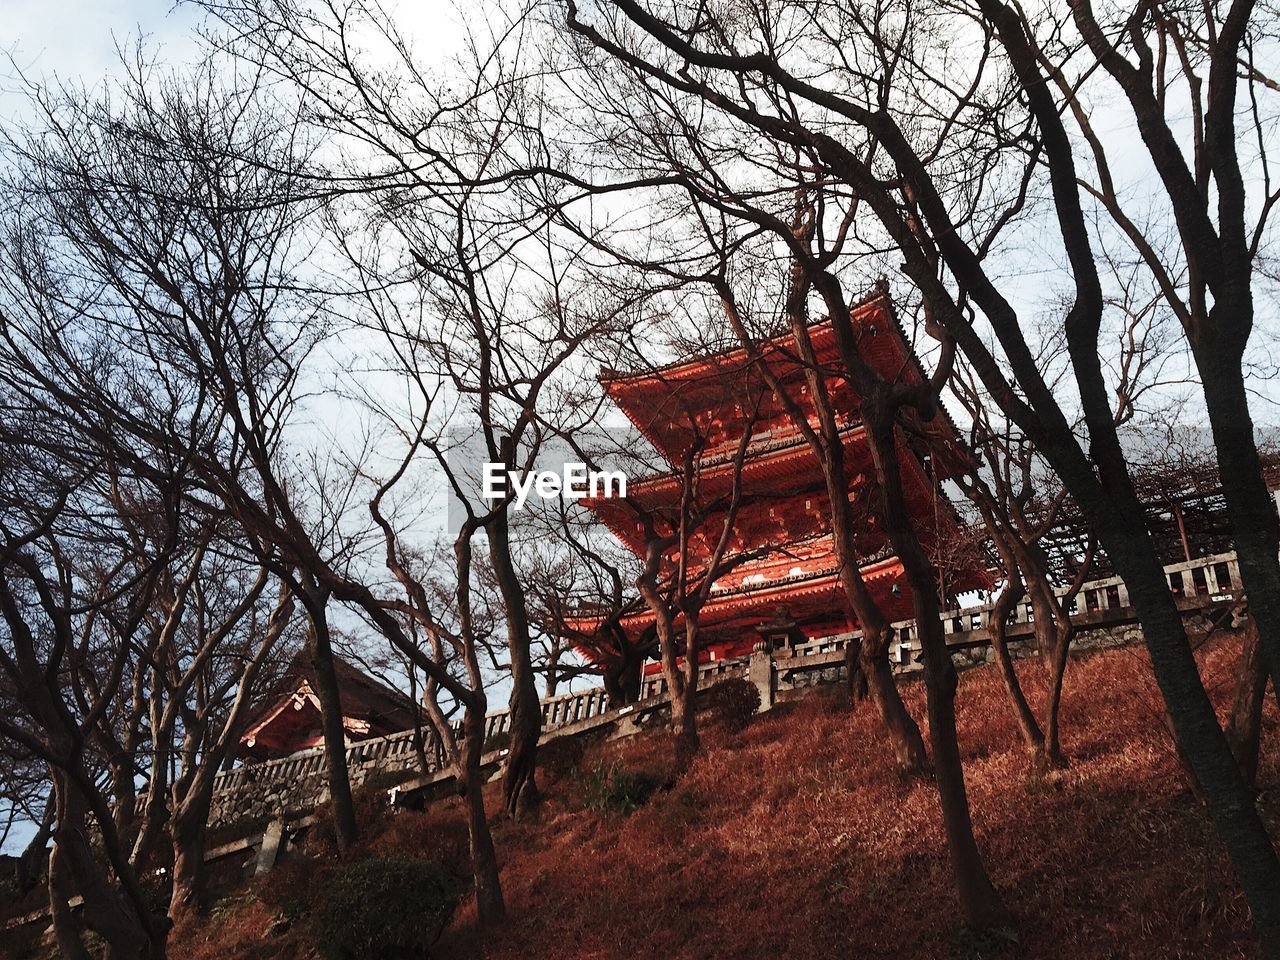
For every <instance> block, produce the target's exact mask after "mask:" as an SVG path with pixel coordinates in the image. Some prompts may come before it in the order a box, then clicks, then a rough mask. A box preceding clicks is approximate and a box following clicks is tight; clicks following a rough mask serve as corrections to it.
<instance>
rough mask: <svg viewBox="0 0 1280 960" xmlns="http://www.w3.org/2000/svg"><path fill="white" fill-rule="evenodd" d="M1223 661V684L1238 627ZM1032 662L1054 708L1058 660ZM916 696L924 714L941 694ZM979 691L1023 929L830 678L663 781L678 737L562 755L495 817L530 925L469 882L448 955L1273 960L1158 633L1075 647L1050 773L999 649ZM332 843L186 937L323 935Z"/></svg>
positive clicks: (387, 843)
mask: <svg viewBox="0 0 1280 960" xmlns="http://www.w3.org/2000/svg"><path fill="white" fill-rule="evenodd" d="M1201 657H1202V660H1203V662H1204V666H1205V673H1206V677H1207V678H1208V681H1209V683H1210V685H1211V687H1212V690H1213V693H1214V696H1215V699H1216V700H1217V701H1218V702H1219V703H1220V704H1222V705H1225V703H1226V702H1227V701H1228V700H1229V698H1230V694H1231V685H1232V683H1233V679H1234V676H1235V673H1236V667H1237V660H1238V650H1237V648H1236V646H1235V641H1234V639H1233V638H1230V637H1226V638H1223V639H1221V640H1219V641H1217V642H1216V643H1213V644H1211V645H1210V646H1209V647H1208V648H1207V649H1206V650H1205V651H1202V653H1201ZM1020 670H1021V673H1022V675H1023V677H1024V682H1025V684H1026V686H1027V688H1028V691H1029V693H1031V694H1032V697H1033V701H1034V702H1035V703H1036V705H1037V706H1038V704H1039V690H1040V686H1041V681H1042V679H1043V677H1042V674H1041V673H1040V671H1039V667H1038V666H1037V665H1034V664H1030V663H1024V664H1021V665H1020ZM906 692H907V699H908V705H909V707H910V708H911V710H912V712H913V714H914V715H916V716H917V717H923V715H924V709H923V690H922V689H921V688H920V687H919V685H918V684H913V685H910V686H908V687H907V691H906ZM958 703H959V724H960V740H961V745H962V747H963V749H964V751H965V755H966V770H967V774H968V783H969V791H970V799H971V802H972V807H973V816H974V821H975V825H976V828H977V833H978V838H979V842H980V844H981V846H982V849H983V851H984V853H985V854H986V856H987V861H988V864H989V866H990V868H991V871H992V874H993V879H994V880H995V882H996V884H997V885H998V886H999V887H1000V888H1001V889H1002V890H1003V891H1004V893H1005V896H1006V898H1007V900H1008V902H1009V904H1010V906H1011V907H1012V909H1013V911H1014V913H1015V920H1014V923H1013V924H1012V925H1011V928H1010V929H1009V930H1008V931H1005V932H1003V933H1001V934H997V935H994V936H986V937H982V938H979V937H976V936H974V935H972V934H971V933H969V932H968V931H965V930H964V929H962V928H960V927H959V926H958V924H957V921H956V919H955V918H956V908H955V903H954V896H953V894H952V886H951V882H950V877H949V874H948V866H947V859H946V851H945V844H944V839H943V835H942V830H941V826H940V823H939V814H938V807H937V801H936V794H935V791H934V789H933V787H932V785H931V784H930V783H928V782H924V781H920V780H903V779H902V778H900V777H899V776H898V775H897V774H896V773H895V772H894V769H893V766H892V757H891V755H890V752H889V751H888V750H887V749H886V748H885V746H884V745H883V744H882V743H881V741H880V739H879V737H878V735H877V728H876V723H875V719H874V717H873V715H872V712H871V708H870V707H869V706H860V707H859V708H858V709H856V710H852V711H851V710H850V709H849V707H848V705H847V704H844V703H842V702H841V700H840V698H839V697H838V696H834V695H832V694H830V693H827V694H823V693H821V692H818V693H813V694H811V695H809V696H808V697H806V698H805V699H803V700H800V701H798V702H794V703H789V704H785V705H783V706H781V707H780V708H778V709H777V710H775V711H774V712H773V713H770V714H768V715H765V716H762V717H759V718H757V719H756V720H754V721H753V722H752V723H751V724H750V725H749V726H748V727H747V728H746V729H745V730H742V731H740V732H728V731H726V730H722V729H714V728H712V729H708V730H707V733H706V737H705V750H704V753H703V755H702V756H701V757H700V758H699V759H698V761H697V762H696V763H695V765H694V767H693V769H692V770H691V771H690V773H689V774H688V775H687V776H686V777H685V778H683V779H682V780H681V781H680V782H679V783H678V784H677V785H675V786H674V787H671V786H666V785H664V784H663V782H664V781H665V780H666V775H665V764H666V743H665V742H664V738H662V737H661V736H650V737H640V738H636V739H634V740H631V741H627V742H622V743H616V744H609V743H600V744H594V745H592V746H591V747H589V748H588V749H587V750H586V753H585V755H584V756H583V757H582V759H581V762H580V764H579V765H578V767H577V768H576V769H566V770H563V771H558V772H551V773H548V774H545V775H544V776H543V785H544V788H545V792H546V794H547V802H546V804H545V806H544V809H543V811H542V813H541V815H540V817H539V818H538V819H537V820H536V821H533V822H527V823H525V822H522V823H511V822H499V823H496V824H495V837H496V841H497V844H498V850H499V856H500V858H501V861H502V876H503V883H504V888H505V893H506V899H507V905H508V908H509V910H510V913H511V920H510V923H509V925H508V926H507V927H506V928H505V929H504V930H502V931H501V932H499V933H497V934H485V935H482V934H481V933H480V932H479V931H478V930H477V929H476V925H475V912H474V906H473V904H471V903H469V902H467V901H466V900H464V901H463V903H462V905H461V907H460V908H459V910H458V911H457V913H456V914H455V916H454V917H453V919H452V921H451V923H450V924H449V926H448V927H447V929H446V930H445V932H444V934H443V936H442V938H441V939H440V941H439V943H438V944H437V947H436V949H435V950H434V951H433V953H432V955H433V956H435V957H440V958H446V960H463V958H474V957H485V958H492V960H516V958H525V957H543V956H547V957H550V956H559V957H575V958H599V960H622V958H633V957H681V958H684V957H687V958H713V957H714V958H720V957H726V958H754V957H760V958H766V957H767V958H774V957H788V958H808V957H812V958H819V957H822V958H827V957H836V956H840V957H845V956H848V957H857V958H864V960H874V958H881V957H884V958H888V957H906V958H942V957H983V956H990V957H997V956H999V957H1045V958H1048V957H1053V958H1062V960H1066V958H1129V957H1132V958H1156V957H1186V958H1193V957H1194V958H1210V957H1212V958H1234V957H1247V956H1250V955H1251V954H1250V947H1249V937H1248V932H1247V928H1246V922H1245V909H1244V905H1243V903H1242V900H1241V898H1240V897H1239V895H1238V893H1237V892H1236V889H1235V883H1234V881H1233V879H1232V877H1231V875H1230V868H1229V866H1228V865H1227V864H1226V861H1225V857H1224V855H1223V853H1222V850H1221V848H1220V845H1219V844H1218V842H1217V841H1216V840H1215V839H1214V836H1213V833H1212V830H1211V828H1210V826H1209V824H1208V821H1207V819H1206V817H1205V815H1204V813H1203V811H1202V809H1201V808H1200V806H1199V805H1198V804H1197V803H1196V801H1195V800H1194V798H1193V796H1192V794H1191V792H1190V790H1189V788H1188V785H1187V782H1186V780H1185V778H1184V776H1183V775H1182V773H1181V771H1180V768H1179V766H1178V763H1177V760H1176V757H1175V756H1174V755H1173V752H1172V750H1171V746H1170V742H1169V739H1168V734H1167V733H1166V728H1165V726H1164V723H1163V720H1162V710H1161V706H1160V699H1159V696H1158V695H1157V693H1156V690H1155V686H1154V682H1153V681H1152V679H1151V676H1150V669H1149V666H1148V664H1147V662H1146V657H1145V655H1144V654H1143V653H1141V652H1140V651H1137V650H1114V651H1108V652H1105V653H1098V654H1094V655H1091V656H1087V657H1082V658H1080V659H1077V660H1075V661H1073V662H1072V664H1071V669H1070V672H1069V673H1068V686H1067V691H1066V696H1065V702H1064V707H1063V725H1064V730H1065V737H1064V745H1065V748H1066V750H1067V752H1068V754H1069V757H1070V766H1069V767H1068V768H1067V769H1064V770H1054V771H1050V772H1048V773H1045V774H1034V773H1032V772H1031V771H1030V770H1029V765H1028V762H1027V759H1026V756H1025V754H1024V752H1023V750H1022V748H1021V746H1020V744H1019V742H1018V740H1017V738H1016V733H1015V729H1014V726H1013V724H1012V722H1011V720H1010V716H1009V709H1008V706H1007V703H1006V700H1005V698H1004V695H1003V692H1002V689H1001V687H1000V685H999V678H998V677H997V675H996V674H995V672H994V670H992V669H990V668H982V669H977V670H972V671H969V672H967V673H966V674H965V675H964V676H963V677H962V678H961V686H960V691H959V697H958ZM1276 726H1277V723H1276V716H1275V713H1274V705H1273V702H1270V703H1269V704H1268V716H1267V726H1266V730H1265V733H1264V736H1265V738H1266V739H1265V741H1264V744H1263V755H1264V760H1263V773H1262V782H1263V786H1264V792H1263V795H1262V797H1261V799H1260V801H1259V802H1260V803H1261V804H1262V806H1263V807H1264V808H1265V810H1266V813H1267V816H1268V820H1269V822H1270V824H1271V826H1272V828H1273V830H1277V829H1280V822H1278V820H1277V817H1278V814H1280V810H1278V805H1277V803H1276V800H1275V797H1274V794H1273V792H1272V791H1273V789H1274V788H1275V786H1276V785H1277V782H1278V780H1280V778H1278V770H1277V763H1276ZM562 765H563V764H562ZM606 774H611V776H607V775H606ZM652 784H658V786H656V787H655V788H653V790H652V793H651V794H650V795H649V796H648V797H647V799H644V800H643V802H640V803H639V805H638V806H635V808H634V809H630V808H631V807H632V806H634V805H635V801H637V800H638V799H639V797H640V796H641V795H642V794H643V793H644V792H645V789H646V787H647V786H649V785H652ZM611 785H612V786H614V787H615V788H617V789H614V791H613V793H614V796H613V798H612V799H610V797H609V789H608V788H609V787H610V786H611ZM628 785H630V786H631V787H632V788H633V789H631V791H630V793H631V802H628V800H627V799H626V796H627V794H628V790H626V789H622V788H625V787H627V786H628ZM495 805H496V803H495ZM367 819H368V824H369V826H370V831H369V833H370V837H369V839H368V840H367V841H366V842H365V845H364V849H363V850H362V851H361V854H362V855H369V856H388V855H391V856H405V855H412V856H420V857H424V858H432V857H435V858H442V859H443V860H444V861H445V862H446V863H447V864H450V865H453V866H454V867H455V868H458V869H462V868H463V867H464V864H465V852H464V851H465V846H464V844H465V830H464V829H463V827H462V825H461V820H460V814H459V812H458V811H457V809H456V807H455V806H454V805H452V804H444V805H440V806H437V807H435V808H433V809H431V810H429V811H427V812H426V813H421V814H414V813H407V814H401V815H399V816H397V817H394V818H379V816H378V814H377V813H376V808H375V807H374V806H373V805H370V808H369V814H368V818H367ZM312 849H313V853H314V854H315V856H316V857H317V859H316V860H313V861H294V863H292V864H286V865H285V866H283V867H282V868H281V869H280V870H279V871H278V872H277V873H275V874H273V875H272V876H271V877H270V878H268V879H267V881H266V882H265V883H259V884H256V885H255V886H253V887H252V888H250V889H248V890H244V891H241V892H240V893H238V894H236V895H235V896H233V897H232V898H230V899H228V900H226V901H224V902H222V903H220V904H218V905H217V906H216V907H215V908H214V911H213V914H212V916H211V919H210V921H209V923H208V924H207V925H205V926H204V927H202V928H201V929H199V930H188V931H183V932H182V933H181V934H180V935H178V936H176V937H175V939H174V941H173V946H174V949H173V951H172V956H174V957H176V958H180V960H206V958H210V960H211V958H214V957H218V958H227V957H244V958H247V957H268V956H280V957H299V958H300V957H305V956H310V955H312V954H313V948H314V931H313V930H311V929H309V928H308V925H307V924H306V923H305V922H293V923H290V922H289V918H290V917H291V916H295V915H296V916H299V917H302V916H305V907H306V901H307V898H308V897H310V896H313V895H314V891H316V890H318V889H320V888H321V887H322V886H323V883H324V878H325V875H326V872H327V871H329V870H330V869H332V868H331V867H329V866H328V865H327V863H326V861H325V860H324V853H325V846H324V843H323V841H322V840H314V841H313V842H312Z"/></svg>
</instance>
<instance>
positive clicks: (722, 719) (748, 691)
mask: <svg viewBox="0 0 1280 960" xmlns="http://www.w3.org/2000/svg"><path fill="white" fill-rule="evenodd" d="M707 700H708V709H709V710H710V712H711V716H712V718H713V719H715V720H716V721H718V722H719V723H721V724H722V725H723V726H724V727H725V728H726V729H729V730H741V729H742V728H743V727H745V726H746V725H747V724H748V723H750V722H751V718H752V717H754V716H755V715H756V711H757V710H759V709H760V691H759V690H757V689H756V685H755V684H754V683H752V682H751V681H750V680H743V679H735V680H722V681H721V682H720V683H717V684H716V685H715V686H714V687H712V688H711V690H710V691H709V692H708V694H707Z"/></svg>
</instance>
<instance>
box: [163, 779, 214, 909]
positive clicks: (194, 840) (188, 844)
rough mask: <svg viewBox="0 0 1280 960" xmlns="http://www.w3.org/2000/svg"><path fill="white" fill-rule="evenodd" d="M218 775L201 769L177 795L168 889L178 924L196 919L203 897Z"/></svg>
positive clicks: (173, 819)
mask: <svg viewBox="0 0 1280 960" xmlns="http://www.w3.org/2000/svg"><path fill="white" fill-rule="evenodd" d="M214 783H215V778H214V776H213V771H212V770H202V771H200V772H198V773H197V774H196V775H195V777H194V778H193V780H192V782H191V783H189V784H188V785H187V788H186V793H185V794H184V795H183V796H181V797H175V801H174V811H173V817H172V819H171V820H170V821H169V836H170V840H171V842H172V846H173V884H172V886H171V888H170V893H169V920H170V921H171V922H172V923H173V924H174V926H178V925H180V924H183V923H186V922H188V921H190V920H192V919H194V918H195V917H196V916H197V915H198V914H199V912H200V909H201V903H202V901H203V898H204V882H205V870H204V855H205V836H206V833H207V831H208V825H209V809H210V807H211V806H212V805H213V789H214Z"/></svg>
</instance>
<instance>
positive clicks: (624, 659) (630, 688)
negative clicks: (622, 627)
mask: <svg viewBox="0 0 1280 960" xmlns="http://www.w3.org/2000/svg"><path fill="white" fill-rule="evenodd" d="M643 666H644V659H643V658H642V657H641V656H640V655H639V654H638V653H636V652H634V651H633V650H631V649H630V648H629V647H628V646H626V645H623V648H622V653H621V656H620V657H619V660H618V662H617V664H616V665H615V666H613V667H612V668H609V669H606V671H605V674H604V689H605V693H607V694H608V696H609V709H610V710H617V709H618V708H619V707H624V706H626V705H627V704H628V703H635V702H636V701H637V700H639V699H640V684H641V671H642V669H643Z"/></svg>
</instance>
